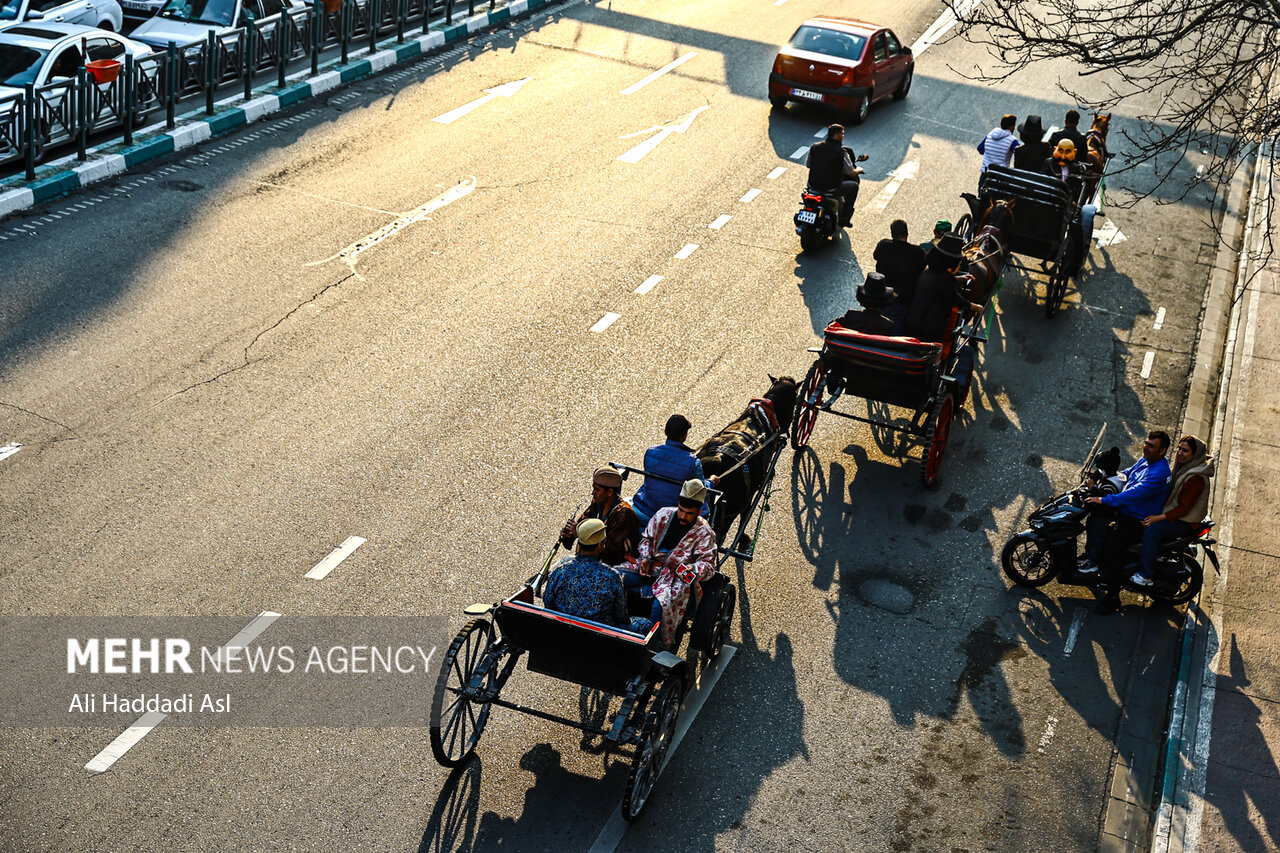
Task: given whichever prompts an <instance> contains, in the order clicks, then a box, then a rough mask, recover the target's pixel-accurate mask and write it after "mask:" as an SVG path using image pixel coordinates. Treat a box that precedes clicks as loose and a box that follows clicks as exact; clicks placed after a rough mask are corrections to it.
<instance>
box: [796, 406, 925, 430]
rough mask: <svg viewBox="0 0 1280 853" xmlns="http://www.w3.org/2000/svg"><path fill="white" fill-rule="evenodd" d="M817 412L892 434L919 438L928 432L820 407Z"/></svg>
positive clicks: (921, 428) (912, 426)
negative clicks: (882, 429) (898, 433)
mask: <svg viewBox="0 0 1280 853" xmlns="http://www.w3.org/2000/svg"><path fill="white" fill-rule="evenodd" d="M818 411H820V412H826V413H827V414H829V415H836V416H837V417H841V418H848V419H849V420H851V421H858V422H859V423H864V424H870V425H871V426H875V427H883V428H884V429H889V430H893V431H894V432H905V433H907V434H908V435H916V436H921V435H925V434H926V433H927V432H928V430H926V429H925V428H924V427H923V426H915V425H914V424H907V425H906V426H900V425H898V424H894V423H889V422H888V421H879V420H876V419H875V418H864V417H862V416H861V415H850V414H847V413H845V412H837V411H836V410H835V409H828V408H824V407H822V406H819V407H818Z"/></svg>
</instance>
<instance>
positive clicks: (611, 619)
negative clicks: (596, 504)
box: [542, 518, 631, 628]
mask: <svg viewBox="0 0 1280 853" xmlns="http://www.w3.org/2000/svg"><path fill="white" fill-rule="evenodd" d="M576 528H577V540H578V553H577V555H576V556H573V557H565V558H564V559H563V560H561V561H560V563H559V565H557V566H556V567H555V570H554V571H552V572H551V575H550V576H549V577H548V578H547V585H546V586H545V587H544V588H543V590H542V603H543V604H544V605H545V606H546V607H547V609H549V610H556V611H559V612H560V613H566V614H568V615H570V616H580V617H581V618H583V619H590V620H591V621H593V622H599V623H601V624H602V625H612V626H614V627H616V628H627V627H629V625H630V623H631V617H630V616H629V615H628V614H627V591H626V589H625V588H624V587H623V585H622V575H620V574H618V573H617V572H616V571H614V570H613V569H611V568H609V567H608V566H606V565H605V564H604V563H603V562H602V561H601V560H600V548H601V546H602V545H603V544H604V542H605V526H604V522H603V521H601V520H600V519H598V518H588V519H584V520H583V521H581V522H579V523H578V524H577V525H576Z"/></svg>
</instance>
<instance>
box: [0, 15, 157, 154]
mask: <svg viewBox="0 0 1280 853" xmlns="http://www.w3.org/2000/svg"><path fill="white" fill-rule="evenodd" d="M153 52H154V51H152V50H151V48H149V47H147V46H146V45H145V44H140V43H138V42H135V41H133V40H131V39H127V38H125V37H124V36H122V35H119V34H117V33H113V32H109V31H107V30H100V29H96V28H94V27H82V26H80V25H78V24H53V23H45V22H40V23H31V24H15V25H13V26H8V27H4V28H3V29H0V162H3V161H5V160H12V159H15V158H16V157H17V156H18V152H17V151H16V150H15V149H13V148H12V147H7V146H6V144H5V143H4V142H3V140H4V139H17V138H18V136H17V132H16V121H17V111H18V109H19V108H20V105H21V100H22V95H23V93H24V91H25V88H24V87H25V86H26V84H28V83H33V84H35V86H36V87H37V88H38V87H40V86H44V85H46V84H49V83H57V82H58V81H59V80H65V79H68V78H74V77H75V76H76V72H77V71H78V70H79V69H80V66H82V65H84V64H85V63H86V62H92V61H94V60H99V59H115V60H118V61H120V62H124V56H125V54H126V53H130V54H132V55H133V58H134V59H135V60H138V59H141V58H142V57H144V56H150V55H151V54H152V53H153ZM104 85H105V84H104ZM64 94H65V90H64V89H57V90H54V91H53V92H51V93H49V94H46V95H44V96H43V97H44V98H45V101H46V103H47V104H48V105H49V106H50V107H51V108H54V109H56V108H57V107H58V106H59V104H60V103H61V99H62V97H63V96H64ZM100 118H101V121H98V122H96V123H95V124H94V126H93V129H94V131H98V130H101V129H103V128H106V127H110V126H112V125H114V124H118V123H119V119H117V118H115V117H114V116H113V115H111V114H109V113H108V114H104V115H103V116H101V117H100ZM6 125H11V126H10V127H6ZM40 130H41V131H42V132H41V133H40V134H39V136H40V138H39V139H38V140H37V143H36V151H37V154H36V156H37V159H39V158H40V156H42V155H43V153H44V149H45V148H46V146H48V145H51V144H57V143H59V142H62V141H63V140H65V139H68V138H69V137H68V136H67V134H66V132H65V131H64V130H63V127H62V125H61V124H60V123H57V122H54V123H53V124H52V125H51V126H48V127H41V128H40Z"/></svg>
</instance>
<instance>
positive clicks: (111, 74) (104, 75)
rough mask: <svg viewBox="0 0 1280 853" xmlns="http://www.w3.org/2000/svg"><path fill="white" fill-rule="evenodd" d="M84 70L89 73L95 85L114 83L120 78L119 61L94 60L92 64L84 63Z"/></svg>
mask: <svg viewBox="0 0 1280 853" xmlns="http://www.w3.org/2000/svg"><path fill="white" fill-rule="evenodd" d="M84 68H85V70H86V71H88V72H89V76H90V77H92V78H93V82H95V83H99V84H101V83H114V82H115V80H116V78H117V77H119V76H120V61H119V60H118V59H95V60H93V61H92V62H86V63H85V64H84Z"/></svg>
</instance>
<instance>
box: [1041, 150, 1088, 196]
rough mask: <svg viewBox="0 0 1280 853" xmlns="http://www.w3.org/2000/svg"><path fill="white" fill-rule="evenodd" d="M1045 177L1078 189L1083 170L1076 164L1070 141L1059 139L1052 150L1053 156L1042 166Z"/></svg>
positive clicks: (1079, 164) (1082, 177)
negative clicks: (1050, 176) (1049, 176)
mask: <svg viewBox="0 0 1280 853" xmlns="http://www.w3.org/2000/svg"><path fill="white" fill-rule="evenodd" d="M1042 168H1043V171H1044V173H1045V174H1046V175H1052V176H1053V177H1055V178H1057V179H1058V180H1060V181H1063V182H1065V183H1066V184H1067V186H1068V187H1073V186H1074V187H1078V186H1079V184H1080V182H1081V181H1082V180H1083V179H1084V172H1085V168H1084V165H1083V164H1081V163H1077V162H1076V146H1075V143H1073V142H1072V141H1071V140H1070V139H1060V140H1058V144H1057V145H1055V146H1054V148H1053V154H1052V155H1051V156H1050V157H1049V159H1047V160H1045V161H1044V163H1043V164H1042Z"/></svg>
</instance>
